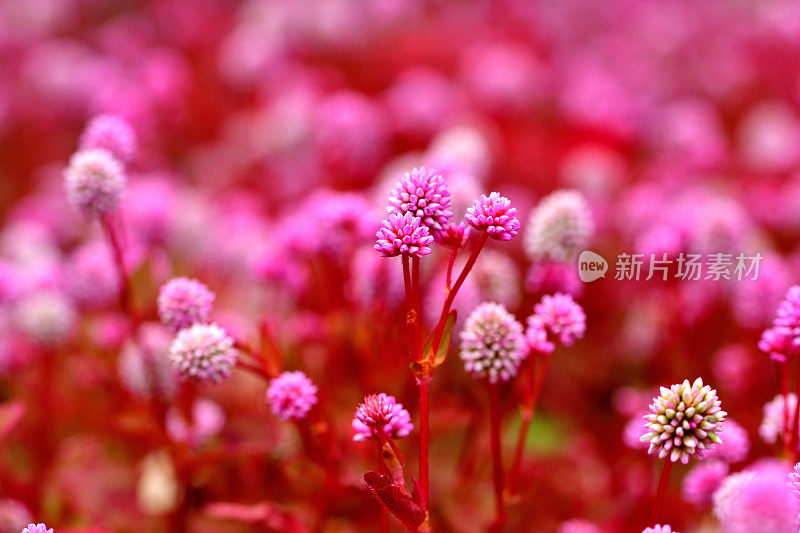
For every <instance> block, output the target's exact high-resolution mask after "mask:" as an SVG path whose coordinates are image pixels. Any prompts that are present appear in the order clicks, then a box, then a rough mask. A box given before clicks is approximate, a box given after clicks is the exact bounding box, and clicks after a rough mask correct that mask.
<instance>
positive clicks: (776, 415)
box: [758, 392, 797, 444]
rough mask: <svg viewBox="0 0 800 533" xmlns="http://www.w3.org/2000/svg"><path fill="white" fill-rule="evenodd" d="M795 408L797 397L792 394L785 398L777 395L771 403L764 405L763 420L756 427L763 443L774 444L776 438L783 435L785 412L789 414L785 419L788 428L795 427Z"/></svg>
mask: <svg viewBox="0 0 800 533" xmlns="http://www.w3.org/2000/svg"><path fill="white" fill-rule="evenodd" d="M796 407H797V395H796V394H795V393H793V392H790V393H789V394H787V395H786V396H784V395H783V394H777V395H776V396H775V397H774V398H773V399H772V400H771V401H769V402H767V403H765V404H764V418H763V419H762V420H761V425H760V426H759V427H758V434H759V435H760V436H761V438H762V439H764V442H766V443H767V444H774V443H775V441H777V440H778V436H779V435H782V434H783V433H784V431H785V428H784V424H783V420H784V413H785V412H788V414H789V416H788V417H786V418H787V421H788V423H789V427H790V428H792V427H795V424H794V412H795V409H796Z"/></svg>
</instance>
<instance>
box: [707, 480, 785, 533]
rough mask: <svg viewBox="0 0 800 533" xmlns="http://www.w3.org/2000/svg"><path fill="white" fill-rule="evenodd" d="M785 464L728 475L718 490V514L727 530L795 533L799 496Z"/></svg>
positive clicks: (722, 525) (730, 531)
mask: <svg viewBox="0 0 800 533" xmlns="http://www.w3.org/2000/svg"><path fill="white" fill-rule="evenodd" d="M788 472H789V469H788V468H787V467H786V466H785V465H783V464H767V465H765V466H762V467H751V468H749V469H747V470H744V471H742V472H738V473H735V474H731V475H730V476H728V477H727V478H726V479H725V480H724V481H723V482H722V485H721V486H720V488H719V489H717V491H716V492H715V493H714V496H713V501H714V515H716V517H717V519H719V522H720V526H721V530H722V531H725V533H794V532H796V531H797V513H798V508H800V505H798V499H797V497H796V496H795V494H794V492H793V490H792V487H791V485H790V483H788V482H787V479H788V478H787V475H788Z"/></svg>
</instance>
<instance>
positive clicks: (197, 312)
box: [158, 278, 215, 331]
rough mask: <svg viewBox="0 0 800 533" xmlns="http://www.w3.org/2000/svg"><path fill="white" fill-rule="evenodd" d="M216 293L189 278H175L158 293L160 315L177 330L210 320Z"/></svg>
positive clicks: (162, 320)
mask: <svg viewBox="0 0 800 533" xmlns="http://www.w3.org/2000/svg"><path fill="white" fill-rule="evenodd" d="M214 297H215V295H214V293H213V292H211V291H210V290H208V287H206V286H205V285H203V284H202V283H200V282H199V281H197V280H196V279H189V278H174V279H172V280H170V281H168V282H167V283H166V284H164V286H163V287H161V291H160V292H159V294H158V316H159V317H160V318H161V322H163V323H164V324H166V325H167V326H169V327H171V328H172V329H173V330H175V331H180V330H182V329H183V328H188V327H189V326H191V325H192V324H196V323H198V322H206V321H208V317H209V315H210V314H211V304H212V303H213V302H214Z"/></svg>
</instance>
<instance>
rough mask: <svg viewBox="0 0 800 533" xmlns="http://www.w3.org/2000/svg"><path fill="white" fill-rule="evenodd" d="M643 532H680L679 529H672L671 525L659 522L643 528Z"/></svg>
mask: <svg viewBox="0 0 800 533" xmlns="http://www.w3.org/2000/svg"><path fill="white" fill-rule="evenodd" d="M642 533H678V532H677V531H675V530H673V529H672V526H670V525H664V526H662V525H661V524H657V525H655V526H653V527H646V528H644V529H643V530H642Z"/></svg>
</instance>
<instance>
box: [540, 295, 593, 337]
mask: <svg viewBox="0 0 800 533" xmlns="http://www.w3.org/2000/svg"><path fill="white" fill-rule="evenodd" d="M533 311H534V313H535V314H536V316H538V317H539V319H540V320H541V321H542V323H543V324H544V325H545V326H546V327H547V329H548V330H550V332H551V333H552V334H553V335H555V336H556V337H558V338H559V340H561V342H562V343H563V344H564V345H565V346H572V345H573V344H574V343H575V340H577V339H580V338H581V337H583V334H584V332H585V331H586V314H585V313H584V312H583V308H582V307H581V306H580V305H579V304H578V303H577V302H575V300H573V299H572V296H571V295H569V294H562V293H560V292H557V293H555V294H553V295H550V294H545V295H544V296H543V297H542V301H541V302H539V303H538V304H536V305H535V306H534V307H533Z"/></svg>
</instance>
